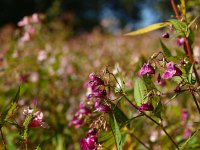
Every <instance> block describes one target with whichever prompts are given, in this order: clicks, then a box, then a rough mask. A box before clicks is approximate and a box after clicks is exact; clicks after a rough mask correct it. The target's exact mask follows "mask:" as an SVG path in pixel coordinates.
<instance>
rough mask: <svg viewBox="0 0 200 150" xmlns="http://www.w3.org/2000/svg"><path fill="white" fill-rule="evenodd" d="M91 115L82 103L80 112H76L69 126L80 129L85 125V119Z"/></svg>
mask: <svg viewBox="0 0 200 150" xmlns="http://www.w3.org/2000/svg"><path fill="white" fill-rule="evenodd" d="M90 113H91V110H90V109H88V108H87V107H86V106H85V104H84V103H83V102H82V103H80V106H79V110H78V111H77V112H76V114H75V115H74V117H73V118H72V120H71V121H70V122H69V126H72V125H74V126H75V128H79V127H80V126H81V125H82V124H83V123H84V118H85V117H86V116H87V115H89V114H90Z"/></svg>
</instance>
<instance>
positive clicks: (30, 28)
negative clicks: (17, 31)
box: [17, 13, 41, 42]
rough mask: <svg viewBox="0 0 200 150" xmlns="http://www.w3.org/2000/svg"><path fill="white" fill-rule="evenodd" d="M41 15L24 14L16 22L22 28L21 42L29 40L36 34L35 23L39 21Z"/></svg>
mask: <svg viewBox="0 0 200 150" xmlns="http://www.w3.org/2000/svg"><path fill="white" fill-rule="evenodd" d="M40 21H41V16H40V15H39V14H37V13H34V14H33V15H32V16H25V17H24V18H23V19H22V20H20V21H19V22H18V24H17V25H18V26H19V27H22V28H23V30H24V33H23V36H22V37H21V41H22V42H27V41H30V40H31V39H32V38H33V37H34V36H35V34H36V27H35V25H36V24H38V23H40Z"/></svg>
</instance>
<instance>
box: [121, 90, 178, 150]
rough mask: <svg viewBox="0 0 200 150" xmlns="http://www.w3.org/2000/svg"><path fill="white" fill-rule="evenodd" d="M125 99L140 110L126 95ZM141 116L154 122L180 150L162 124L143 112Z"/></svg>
mask: <svg viewBox="0 0 200 150" xmlns="http://www.w3.org/2000/svg"><path fill="white" fill-rule="evenodd" d="M123 95H124V97H125V99H126V100H127V101H128V102H129V103H130V104H131V105H132V106H133V107H134V108H135V109H136V110H138V107H137V106H136V105H134V104H133V103H132V102H131V101H130V99H129V98H128V97H127V96H126V95H125V94H123ZM141 114H143V115H144V116H145V117H147V118H148V119H149V120H151V121H152V122H154V123H155V124H156V125H158V126H159V127H160V128H161V129H162V130H163V131H164V132H165V134H166V135H167V136H168V138H169V139H170V141H171V142H172V143H173V144H174V145H175V146H176V148H177V149H178V150H179V147H178V145H177V144H176V142H175V141H174V140H173V138H172V137H171V136H170V135H169V133H168V132H167V131H166V129H165V128H164V127H163V125H162V124H160V123H158V122H157V121H156V120H154V119H153V118H152V117H151V116H149V115H147V114H146V113H144V112H141Z"/></svg>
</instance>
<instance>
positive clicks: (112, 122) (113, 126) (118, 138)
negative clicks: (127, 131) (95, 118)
mask: <svg viewBox="0 0 200 150" xmlns="http://www.w3.org/2000/svg"><path fill="white" fill-rule="evenodd" d="M109 118H110V126H111V130H112V133H113V136H114V138H115V143H116V146H117V150H122V136H121V132H120V130H119V126H118V124H117V121H116V119H115V116H114V115H113V114H111V113H110V117H109Z"/></svg>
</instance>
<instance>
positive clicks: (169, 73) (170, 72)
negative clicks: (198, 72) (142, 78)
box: [162, 61, 182, 79]
mask: <svg viewBox="0 0 200 150" xmlns="http://www.w3.org/2000/svg"><path fill="white" fill-rule="evenodd" d="M181 75H182V72H181V70H180V69H179V68H177V67H176V66H175V65H174V62H172V61H171V62H169V63H167V65H166V70H165V71H164V73H163V75H162V78H163V79H170V78H172V77H174V76H181Z"/></svg>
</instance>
